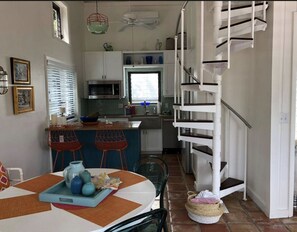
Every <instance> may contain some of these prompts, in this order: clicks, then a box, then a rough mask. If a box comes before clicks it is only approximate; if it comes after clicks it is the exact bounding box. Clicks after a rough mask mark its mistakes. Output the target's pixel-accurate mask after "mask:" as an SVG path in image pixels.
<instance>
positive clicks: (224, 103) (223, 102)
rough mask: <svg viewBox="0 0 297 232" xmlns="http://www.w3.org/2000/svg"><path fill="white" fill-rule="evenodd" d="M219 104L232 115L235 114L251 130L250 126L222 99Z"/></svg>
mask: <svg viewBox="0 0 297 232" xmlns="http://www.w3.org/2000/svg"><path fill="white" fill-rule="evenodd" d="M221 103H222V104H223V105H224V106H226V107H227V108H228V109H229V110H230V111H231V112H232V113H233V114H235V115H236V116H237V117H238V118H239V119H240V120H241V121H242V122H243V123H244V124H245V125H246V126H247V127H248V128H249V129H251V128H252V126H251V125H250V124H249V123H248V122H247V121H246V120H245V119H244V118H243V117H242V116H241V115H240V114H239V113H238V112H237V111H236V110H235V109H233V108H232V107H231V106H230V105H229V104H228V103H226V102H225V101H224V100H222V99H221Z"/></svg>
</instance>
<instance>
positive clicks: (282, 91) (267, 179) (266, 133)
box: [223, 1, 297, 218]
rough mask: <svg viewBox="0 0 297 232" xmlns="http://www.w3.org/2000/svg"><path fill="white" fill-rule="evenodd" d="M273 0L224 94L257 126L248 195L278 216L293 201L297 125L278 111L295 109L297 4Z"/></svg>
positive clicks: (226, 79) (235, 62) (235, 59)
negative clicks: (295, 22)
mask: <svg viewBox="0 0 297 232" xmlns="http://www.w3.org/2000/svg"><path fill="white" fill-rule="evenodd" d="M269 4H270V6H269V10H268V14H267V22H268V27H267V29H266V31H265V32H257V33H256V37H255V47H254V49H247V50H244V51H241V52H239V53H237V54H234V55H232V57H231V69H230V70H228V71H227V72H226V73H225V74H224V76H223V99H224V100H225V101H226V102H228V104H230V105H231V106H232V107H233V108H235V109H236V110H237V111H238V112H239V113H240V114H241V115H242V116H243V117H244V118H245V119H247V121H248V122H249V123H250V124H251V125H252V127H253V128H252V129H251V130H249V136H248V140H249V141H248V182H247V186H248V195H249V196H250V197H251V198H252V199H253V200H254V201H255V202H256V203H257V204H258V205H259V206H260V207H261V208H262V210H263V211H264V212H265V213H266V214H267V215H268V216H269V217H270V218H278V217H288V216H292V205H293V198H292V192H293V189H292V187H293V186H292V185H291V183H292V178H293V168H294V166H293V163H294V162H293V161H294V154H292V153H290V150H292V149H291V147H293V146H294V144H290V142H291V139H290V135H291V130H292V128H293V127H292V126H291V124H290V122H291V119H290V118H289V123H280V115H281V113H282V112H283V113H286V114H288V116H289V117H290V115H291V99H292V96H291V95H292V91H291V89H292V87H291V86H292V73H291V70H292V50H293V49H292V28H293V27H292V25H293V24H292V22H293V12H294V11H296V7H297V6H296V2H284V1H282V2H269ZM235 96H236V97H235ZM291 127H292V128H291ZM293 129H294V128H293Z"/></svg>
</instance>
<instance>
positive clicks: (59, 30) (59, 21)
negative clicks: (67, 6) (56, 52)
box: [52, 2, 64, 40]
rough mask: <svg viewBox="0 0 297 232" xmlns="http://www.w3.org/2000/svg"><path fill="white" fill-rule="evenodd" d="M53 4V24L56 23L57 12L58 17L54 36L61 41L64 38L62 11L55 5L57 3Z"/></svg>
mask: <svg viewBox="0 0 297 232" xmlns="http://www.w3.org/2000/svg"><path fill="white" fill-rule="evenodd" d="M52 4H53V23H54V21H55V17H54V15H55V12H56V15H57V28H55V26H54V25H53V27H54V36H55V37H56V38H58V39H61V40H63V38H64V36H63V33H62V32H63V30H62V16H61V10H60V7H59V6H58V5H57V4H56V3H55V2H52ZM56 30H57V35H56V33H55V32H56Z"/></svg>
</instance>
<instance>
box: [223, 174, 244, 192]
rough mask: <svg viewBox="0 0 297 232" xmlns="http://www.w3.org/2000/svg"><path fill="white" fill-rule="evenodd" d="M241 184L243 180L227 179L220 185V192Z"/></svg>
mask: <svg viewBox="0 0 297 232" xmlns="http://www.w3.org/2000/svg"><path fill="white" fill-rule="evenodd" d="M243 183H244V181H243V180H238V179H235V178H230V177H229V178H227V179H226V180H224V181H223V182H222V183H221V187H220V190H224V189H228V188H231V187H234V186H237V185H240V184H243Z"/></svg>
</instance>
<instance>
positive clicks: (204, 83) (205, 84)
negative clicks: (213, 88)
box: [181, 82, 218, 85]
mask: <svg viewBox="0 0 297 232" xmlns="http://www.w3.org/2000/svg"><path fill="white" fill-rule="evenodd" d="M181 85H200V83H181ZM203 85H218V84H217V83H205V82H203Z"/></svg>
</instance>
